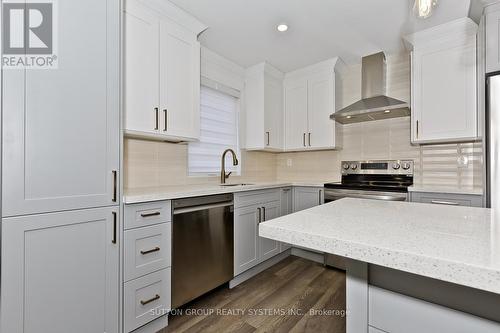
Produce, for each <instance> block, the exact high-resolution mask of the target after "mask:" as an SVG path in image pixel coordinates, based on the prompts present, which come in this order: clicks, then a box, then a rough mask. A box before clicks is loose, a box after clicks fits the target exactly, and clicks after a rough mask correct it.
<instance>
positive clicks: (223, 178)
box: [220, 149, 238, 184]
mask: <svg viewBox="0 0 500 333" xmlns="http://www.w3.org/2000/svg"><path fill="white" fill-rule="evenodd" d="M228 152H230V153H231V154H232V155H233V165H235V166H236V165H238V159H237V158H236V153H235V152H234V150H232V149H226V150H224V152H223V153H222V160H221V165H222V167H221V171H220V182H221V184H225V183H226V179H227V178H229V175H231V173H232V172H229V173H227V174H226V154H227V153H228Z"/></svg>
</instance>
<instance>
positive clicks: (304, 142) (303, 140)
mask: <svg viewBox="0 0 500 333" xmlns="http://www.w3.org/2000/svg"><path fill="white" fill-rule="evenodd" d="M302 143H303V144H304V147H305V146H306V133H304V136H303V138H302Z"/></svg>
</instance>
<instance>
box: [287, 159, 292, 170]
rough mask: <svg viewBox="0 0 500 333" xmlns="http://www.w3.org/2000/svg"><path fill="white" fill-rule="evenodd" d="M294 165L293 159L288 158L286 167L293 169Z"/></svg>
mask: <svg viewBox="0 0 500 333" xmlns="http://www.w3.org/2000/svg"><path fill="white" fill-rule="evenodd" d="M292 165H293V161H292V159H291V158H288V159H287V160H286V166H287V167H289V168H290V167H292Z"/></svg>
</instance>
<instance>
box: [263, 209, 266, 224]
mask: <svg viewBox="0 0 500 333" xmlns="http://www.w3.org/2000/svg"><path fill="white" fill-rule="evenodd" d="M262 215H263V219H262V220H264V221H265V220H266V207H262Z"/></svg>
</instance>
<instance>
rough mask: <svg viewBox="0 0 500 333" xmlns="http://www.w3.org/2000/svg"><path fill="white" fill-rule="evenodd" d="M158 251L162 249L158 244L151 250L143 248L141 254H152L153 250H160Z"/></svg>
mask: <svg viewBox="0 0 500 333" xmlns="http://www.w3.org/2000/svg"><path fill="white" fill-rule="evenodd" d="M158 251H160V247H158V246H157V247H155V248H154V249H151V250H146V251H143V250H142V251H141V254H142V255H145V254H150V253H153V252H158Z"/></svg>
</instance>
